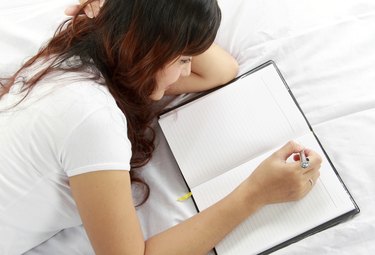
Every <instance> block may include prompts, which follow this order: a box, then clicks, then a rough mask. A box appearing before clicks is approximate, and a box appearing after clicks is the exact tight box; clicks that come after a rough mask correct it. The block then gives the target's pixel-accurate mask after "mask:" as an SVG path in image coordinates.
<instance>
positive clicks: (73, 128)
mask: <svg viewBox="0 0 375 255" xmlns="http://www.w3.org/2000/svg"><path fill="white" fill-rule="evenodd" d="M20 85H21V84H20V83H16V84H15V85H13V86H12V88H11V91H10V93H9V94H7V95H5V96H3V97H2V98H1V99H0V254H9V255H13V254H21V253H24V252H26V251H27V250H29V249H31V248H33V247H35V246H37V245H39V244H40V243H42V242H43V241H45V240H47V239H49V238H50V237H51V236H53V235H55V234H56V233H58V232H59V231H61V230H63V229H67V228H71V227H74V226H79V225H81V224H82V223H81V219H80V216H79V214H78V210H77V207H76V204H75V202H74V200H73V197H72V194H71V191H70V187H69V182H68V177H70V176H74V175H78V174H82V173H87V172H92V171H97V170H129V169H130V158H131V144H130V141H129V139H128V137H127V124H126V119H125V116H124V114H123V113H122V112H121V111H120V109H119V108H118V107H117V105H116V103H115V100H114V99H113V97H112V96H111V94H110V93H109V92H108V90H107V88H106V87H104V86H101V85H99V84H97V83H95V82H93V81H91V80H89V79H87V77H86V78H85V75H84V74H82V73H81V74H79V73H54V74H53V75H49V76H48V77H46V78H45V79H44V80H43V81H41V82H39V83H38V85H37V86H36V87H35V88H34V89H33V90H32V92H31V93H30V94H29V96H28V97H27V98H26V99H25V100H24V101H23V102H22V103H21V104H19V105H18V106H16V107H14V108H11V109H10V110H9V111H5V112H4V111H1V110H4V109H6V108H7V107H9V106H12V105H13V104H14V103H16V102H18V100H19V99H20V98H21V97H22V95H20V93H18V92H19V89H20Z"/></svg>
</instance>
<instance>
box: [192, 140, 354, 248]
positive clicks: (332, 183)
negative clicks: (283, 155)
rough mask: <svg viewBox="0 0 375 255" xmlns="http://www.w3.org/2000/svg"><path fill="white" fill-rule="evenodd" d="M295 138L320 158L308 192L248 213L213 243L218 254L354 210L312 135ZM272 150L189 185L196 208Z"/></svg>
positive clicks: (273, 241) (268, 242)
mask: <svg viewBox="0 0 375 255" xmlns="http://www.w3.org/2000/svg"><path fill="white" fill-rule="evenodd" d="M296 141H298V142H299V143H301V144H303V145H304V146H305V147H306V148H310V149H313V150H314V151H316V152H318V153H319V154H320V155H321V156H322V158H323V162H322V165H321V171H320V172H321V175H320V178H319V179H318V181H317V183H316V184H315V186H314V188H313V189H312V191H311V192H310V193H309V194H308V195H307V196H306V197H304V198H303V199H302V200H299V201H296V202H289V203H280V204H273V205H268V206H266V207H264V208H262V209H261V210H259V211H258V212H256V213H255V214H254V215H252V216H250V217H249V218H248V219H247V220H246V221H245V222H244V223H242V224H241V225H240V226H238V227H237V228H236V229H235V230H234V231H233V232H231V233H230V234H229V235H228V236H227V237H226V238H225V239H224V240H223V241H222V242H220V243H219V244H218V245H217V246H216V250H217V252H218V254H219V255H233V254H236V255H249V254H257V253H260V252H262V251H265V250H267V249H270V248H272V247H274V246H276V245H278V244H280V243H282V242H284V241H287V240H289V239H291V238H293V237H295V236H297V235H299V234H302V233H304V232H306V231H308V230H310V229H312V228H314V227H316V226H319V225H321V224H322V223H324V222H327V221H329V220H331V219H334V218H336V217H338V216H339V215H342V214H344V213H346V212H349V211H351V210H353V209H355V207H354V204H353V203H352V201H351V199H350V197H349V195H348V193H347V192H346V190H345V189H344V187H343V185H342V183H341V182H340V181H339V179H338V178H337V176H336V174H335V173H334V171H333V169H332V168H331V166H330V164H329V162H328V160H327V159H326V158H325V157H324V154H323V151H322V150H321V148H320V146H319V144H318V143H317V141H316V139H315V137H314V136H313V134H312V133H309V134H307V135H304V136H302V137H299V138H297V139H296ZM273 151H274V150H272V151H269V152H267V153H265V154H263V155H261V156H259V157H257V158H255V159H253V160H252V161H249V162H246V163H244V164H243V165H241V166H238V167H237V168H235V169H233V170H231V171H229V172H226V173H224V174H222V175H221V176H218V177H216V178H215V179H213V180H211V181H209V182H207V183H204V184H201V185H199V186H197V187H195V188H193V189H192V193H193V197H194V200H195V202H196V204H197V206H198V208H199V210H200V211H202V210H204V209H205V208H207V207H209V206H210V205H212V204H214V203H216V202H217V201H219V200H220V199H222V198H223V197H225V196H226V195H227V194H229V193H230V192H231V191H232V190H233V189H235V188H236V187H237V186H238V185H239V184H240V183H241V182H242V181H243V180H244V179H245V178H247V176H249V175H250V174H251V173H252V171H253V170H254V169H255V168H256V167H257V166H258V165H259V163H260V162H261V161H262V160H264V159H265V158H266V157H268V156H269V155H270V154H271V153H272V152H273ZM307 185H310V184H309V183H307ZM249 203H251V201H249Z"/></svg>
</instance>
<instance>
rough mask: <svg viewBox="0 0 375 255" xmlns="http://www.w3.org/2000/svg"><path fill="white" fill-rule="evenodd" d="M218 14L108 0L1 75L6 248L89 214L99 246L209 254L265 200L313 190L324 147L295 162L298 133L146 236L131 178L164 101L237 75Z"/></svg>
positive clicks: (112, 250)
mask: <svg viewBox="0 0 375 255" xmlns="http://www.w3.org/2000/svg"><path fill="white" fill-rule="evenodd" d="M90 2H91V1H89V3H90ZM85 6H86V5H84V6H82V8H84V7H85ZM219 23H220V9H219V7H218V5H217V2H216V0H194V1H184V0H159V1H152V0H107V1H106V2H105V3H104V5H103V6H102V8H101V10H100V12H99V14H98V15H97V16H96V17H95V18H93V19H89V18H87V17H85V16H75V17H74V19H73V20H72V21H68V22H67V23H65V24H64V25H63V26H62V27H61V28H60V30H59V31H58V32H57V33H56V35H55V36H54V38H52V40H51V41H50V42H49V43H48V44H47V45H46V46H45V47H44V48H43V49H42V50H41V51H40V52H39V53H38V54H37V55H36V56H35V57H33V58H32V59H31V60H29V61H28V62H27V63H26V64H25V65H24V66H23V67H22V68H21V69H20V70H19V71H18V72H17V73H16V74H15V75H14V76H13V77H11V78H10V79H9V80H8V81H6V82H3V87H2V90H1V92H0V93H1V94H0V96H1V99H0V109H1V113H0V130H1V131H0V132H1V135H0V162H2V163H1V166H0V187H1V189H2V191H1V192H0V194H1V195H0V201H1V205H2V208H1V209H2V210H1V212H0V213H1V215H0V216H1V217H0V240H2V241H1V242H0V253H1V254H20V253H23V252H25V251H27V250H28V249H31V248H32V247H34V246H37V245H38V244H40V243H41V242H43V241H45V240H47V239H48V238H50V237H51V236H53V235H54V234H55V233H57V232H59V231H60V230H62V229H66V228H69V227H73V226H78V225H80V224H81V223H83V225H84V227H85V230H86V232H87V234H88V236H89V239H90V242H91V244H92V246H93V248H94V250H95V253H96V254H132V255H133V254H134V255H135V254H164V255H165V254H206V253H207V252H208V251H209V250H210V249H212V248H213V247H214V246H215V245H216V244H217V243H218V242H219V241H220V240H221V239H222V238H223V237H224V236H225V235H226V234H227V233H229V232H230V231H231V230H232V229H233V228H234V227H235V226H237V225H238V224H240V223H241V222H242V221H243V220H245V219H246V218H247V217H249V216H250V215H251V214H252V213H254V212H255V211H256V210H258V209H259V208H261V207H262V206H264V205H266V204H270V203H277V202H285V201H291V200H296V199H300V198H301V197H303V196H304V195H306V194H307V193H308V192H309V191H310V190H311V188H312V185H311V183H310V181H309V180H312V183H315V181H316V179H317V178H318V176H319V166H320V157H319V156H318V155H317V154H316V153H315V152H313V151H311V150H306V152H307V155H308V156H309V158H310V166H309V167H308V168H306V169H302V168H301V167H300V166H299V163H298V162H292V163H287V162H286V160H287V159H288V158H289V157H290V156H291V155H293V154H294V153H297V152H299V151H301V150H302V149H303V148H302V146H300V145H298V144H295V143H293V142H289V143H288V144H286V145H285V146H284V147H283V148H281V149H280V150H278V151H277V152H275V153H274V154H273V155H272V156H270V157H269V158H268V159H266V160H265V161H264V162H262V163H261V164H260V165H259V166H258V167H257V168H256V169H255V171H254V172H253V174H252V175H251V176H249V177H248V178H247V179H246V180H245V181H244V182H243V183H241V184H240V185H239V186H238V187H237V188H236V189H235V190H234V191H233V192H232V193H231V194H230V195H228V196H227V197H226V198H224V199H223V200H221V201H219V202H218V203H217V204H215V205H213V206H212V207H210V208H208V209H207V210H205V211H203V212H201V213H199V214H197V215H196V216H194V217H192V218H190V219H188V220H186V221H185V222H183V223H181V224H178V225H177V226H175V227H173V228H170V229H168V230H166V231H164V232H162V233H159V234H157V235H155V236H153V237H151V238H149V239H148V240H144V239H143V235H142V232H141V228H140V226H139V222H138V219H137V216H136V212H135V207H134V203H133V197H132V191H131V183H142V180H140V179H139V178H138V177H137V175H136V173H137V171H136V170H137V168H139V167H141V166H143V165H145V164H146V163H147V162H148V161H149V159H150V158H151V155H152V151H153V148H154V147H153V141H154V132H153V129H152V125H151V122H152V120H153V119H154V117H155V115H156V114H157V111H158V105H155V104H154V101H157V100H159V99H161V98H162V97H163V95H164V93H165V92H166V91H168V92H170V93H184V92H191V91H200V90H204V89H209V88H212V87H214V86H217V85H220V84H222V83H225V82H227V81H228V80H230V79H231V78H233V77H234V76H235V75H236V69H237V68H236V65H235V63H234V62H233V60H231V58H230V57H229V56H228V55H227V54H226V53H225V52H223V51H221V50H220V49H219V48H217V46H212V43H213V41H214V38H215V35H216V32H217V29H218V27H219ZM213 55H214V56H213ZM210 59H211V60H212V59H214V60H217V61H216V62H214V63H212V62H210V63H209V64H207V61H208V60H210ZM221 60H222V61H221ZM191 65H192V67H191ZM223 66H224V70H222V69H221V68H223ZM227 68H230V70H229V71H228V70H227ZM191 71H192V72H191ZM217 73H220V74H223V75H222V76H216V74H217ZM213 74H215V75H213ZM295 159H296V160H298V158H295ZM129 170H130V171H129ZM145 195H146V197H147V193H145ZM140 202H142V201H140ZM136 203H137V201H136ZM233 208H235V210H234V209H233Z"/></svg>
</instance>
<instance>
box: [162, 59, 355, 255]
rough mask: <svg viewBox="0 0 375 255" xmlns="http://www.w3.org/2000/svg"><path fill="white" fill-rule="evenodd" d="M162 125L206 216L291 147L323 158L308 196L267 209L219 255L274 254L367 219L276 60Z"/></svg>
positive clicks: (252, 218)
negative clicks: (278, 152) (275, 154)
mask: <svg viewBox="0 0 375 255" xmlns="http://www.w3.org/2000/svg"><path fill="white" fill-rule="evenodd" d="M159 124H160V126H161V129H162V131H163V133H164V135H165V137H166V140H167V142H168V144H169V146H170V148H171V151H172V153H173V155H174V157H175V159H176V161H177V163H178V165H179V168H180V170H181V172H182V174H183V176H184V178H185V181H186V183H187V185H188V187H189V189H190V190H191V192H192V194H193V199H194V202H195V204H196V206H197V208H198V210H199V211H202V210H204V209H205V208H207V207H209V206H210V205H212V204H214V203H215V202H217V201H218V200H220V199H221V198H223V197H224V196H226V195H227V194H228V193H229V192H231V191H232V190H233V189H234V188H235V187H236V186H237V185H239V184H240V183H241V182H242V181H243V180H244V179H245V178H246V177H247V176H249V175H250V174H251V172H252V171H253V170H254V169H255V168H256V167H257V166H258V165H259V164H260V162H261V161H263V160H264V159H265V158H266V157H268V156H269V155H270V154H271V153H272V152H273V151H275V150H276V149H278V148H280V147H281V146H282V145H283V144H285V143H286V142H287V141H289V140H295V141H297V142H299V143H300V144H302V145H304V146H305V147H307V148H311V149H313V150H315V151H317V152H318V153H319V154H320V155H321V156H322V158H323V163H322V166H321V171H320V172H321V175H320V177H319V179H318V181H317V183H316V184H315V186H314V188H313V189H312V191H311V192H310V193H309V194H308V195H307V196H306V197H304V198H303V199H302V200H299V201H296V202H289V203H280V204H272V205H268V206H265V207H264V208H262V209H261V210H259V211H258V212H256V213H255V214H254V215H252V216H250V217H249V218H248V219H247V220H246V221H245V222H243V223H242V224H241V225H240V226H238V227H237V228H236V229H235V230H234V231H232V232H231V233H230V234H229V235H228V236H227V237H226V238H225V239H224V240H223V241H222V242H220V243H219V244H218V245H217V246H216V252H217V254H219V255H233V254H236V255H245V254H246V255H248V254H258V253H270V252H272V251H275V250H277V249H279V248H282V247H284V246H286V245H288V244H290V243H292V242H296V241H298V240H300V239H302V238H304V237H306V236H308V235H311V234H314V233H316V232H318V231H321V230H323V229H325V228H328V227H330V226H332V225H335V224H337V223H339V222H341V221H343V220H345V219H347V218H349V217H351V216H353V215H355V214H356V213H358V212H359V208H358V206H357V205H356V204H355V202H354V200H353V198H352V197H351V195H350V194H349V192H348V191H347V189H346V187H345V185H344V183H343V182H342V180H341V179H340V177H339V175H338V173H337V171H336V170H335V168H334V166H333V165H332V163H331V161H330V160H329V158H328V156H327V155H326V153H325V151H324V150H323V148H322V146H321V144H320V142H319V141H318V138H317V137H316V135H315V134H314V132H313V129H312V128H311V126H310V124H309V123H308V121H307V119H306V118H305V116H304V114H303V112H302V111H301V109H300V107H299V106H298V103H297V102H296V100H295V98H294V97H293V95H292V93H291V91H290V89H289V87H288V86H287V84H286V82H285V80H284V79H283V77H282V76H281V74H280V72H279V70H278V68H277V67H276V65H275V63H274V62H272V61H269V62H267V63H265V64H263V65H262V66H260V67H258V68H256V69H254V70H251V71H249V72H247V73H246V74H244V75H242V76H241V77H239V78H238V79H236V80H234V81H233V82H231V83H230V84H229V85H226V86H224V87H222V88H219V89H217V90H214V91H213V92H210V93H208V94H206V95H204V96H201V97H198V98H196V99H194V100H192V101H190V102H187V103H184V104H183V105H179V106H178V107H175V108H173V109H171V110H170V111H168V112H166V113H164V114H162V115H161V116H160V118H159Z"/></svg>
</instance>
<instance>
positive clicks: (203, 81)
mask: <svg viewBox="0 0 375 255" xmlns="http://www.w3.org/2000/svg"><path fill="white" fill-rule="evenodd" d="M237 73H238V63H237V61H236V60H235V59H234V58H233V57H232V56H231V55H230V54H229V53H228V52H226V51H225V50H224V49H222V48H221V47H220V46H218V45H216V44H213V45H212V46H211V47H210V48H209V49H208V50H207V51H205V52H204V53H202V54H201V55H198V56H195V57H193V59H192V63H191V74H190V75H189V76H187V77H180V79H179V80H178V81H177V82H176V83H175V84H174V85H173V86H172V87H171V88H170V89H169V90H167V92H166V94H170V95H177V94H183V93H189V92H200V91H204V90H208V89H211V88H214V87H217V86H219V85H223V84H225V83H227V82H229V81H230V80H232V79H234V78H235V77H236V76H237Z"/></svg>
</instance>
